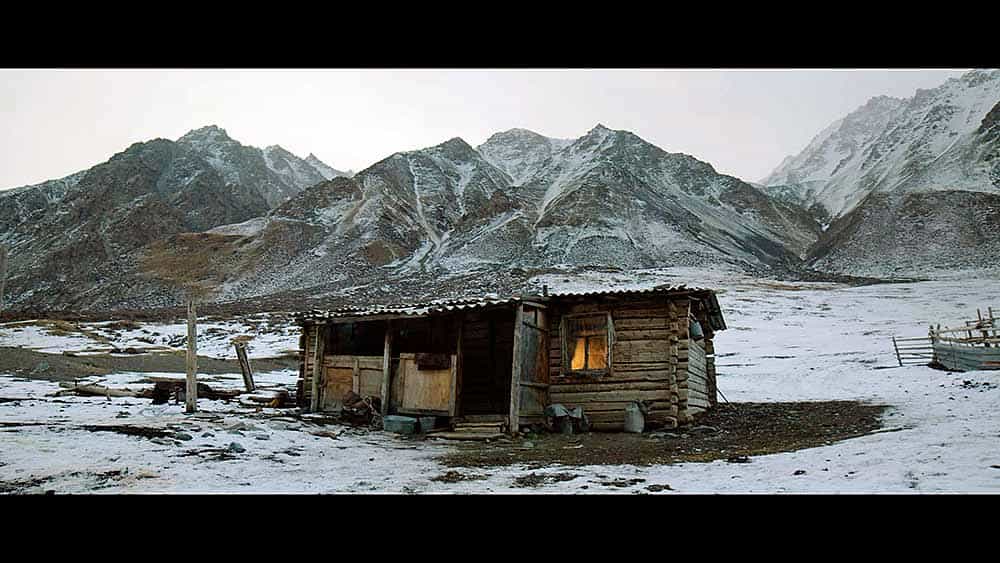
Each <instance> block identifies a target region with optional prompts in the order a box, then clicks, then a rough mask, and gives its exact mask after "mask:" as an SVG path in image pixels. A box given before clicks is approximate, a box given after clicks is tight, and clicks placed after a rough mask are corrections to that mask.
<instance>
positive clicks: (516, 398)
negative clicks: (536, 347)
mask: <svg viewBox="0 0 1000 563" xmlns="http://www.w3.org/2000/svg"><path fill="white" fill-rule="evenodd" d="M523 332H524V308H523V307H520V306H519V307H518V308H517V315H516V318H515V319H514V351H513V357H512V358H511V360H512V361H511V368H510V418H509V422H510V432H511V434H517V431H518V430H520V428H519V427H518V425H517V423H518V420H517V417H518V411H519V410H520V408H521V363H522V362H521V335H522V333H523Z"/></svg>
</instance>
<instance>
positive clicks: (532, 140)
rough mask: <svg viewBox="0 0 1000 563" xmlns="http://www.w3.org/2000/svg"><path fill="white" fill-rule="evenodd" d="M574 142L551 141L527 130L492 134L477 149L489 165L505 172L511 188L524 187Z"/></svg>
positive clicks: (552, 139)
mask: <svg viewBox="0 0 1000 563" xmlns="http://www.w3.org/2000/svg"><path fill="white" fill-rule="evenodd" d="M572 143H573V139H554V138H551V137H545V136H543V135H539V134H538V133H535V132H534V131H528V130H527V129H510V130H507V131H502V132H500V133H495V134H494V135H492V136H491V137H490V138H489V139H487V140H486V142H485V143H483V144H481V145H479V146H478V147H476V150H477V151H479V153H480V154H481V155H483V158H485V159H486V160H487V161H488V162H489V163H490V164H492V165H494V166H496V167H497V168H499V169H500V170H503V171H504V172H506V173H507V174H508V175H509V176H510V177H511V179H512V180H513V182H514V184H516V185H520V184H523V183H524V181H525V180H527V179H528V178H530V177H531V176H532V175H534V174H535V173H536V172H538V170H539V169H541V168H543V167H544V166H546V164H547V161H548V160H549V159H550V158H551V157H552V155H553V153H556V152H558V151H560V150H562V149H563V148H565V147H567V146H569V145H570V144H572Z"/></svg>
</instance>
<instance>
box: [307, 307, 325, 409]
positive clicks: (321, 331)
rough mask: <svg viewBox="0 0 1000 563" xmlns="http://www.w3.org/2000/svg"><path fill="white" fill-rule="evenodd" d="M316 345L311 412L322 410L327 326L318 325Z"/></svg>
mask: <svg viewBox="0 0 1000 563" xmlns="http://www.w3.org/2000/svg"><path fill="white" fill-rule="evenodd" d="M315 342H316V345H315V346H314V347H313V354H314V355H313V374H312V397H311V401H310V402H309V410H310V412H318V411H319V409H320V408H321V406H322V405H321V403H320V395H322V393H323V383H322V380H323V369H324V366H323V364H324V363H325V362H324V361H323V355H324V354H325V352H326V325H322V324H318V325H316V340H315Z"/></svg>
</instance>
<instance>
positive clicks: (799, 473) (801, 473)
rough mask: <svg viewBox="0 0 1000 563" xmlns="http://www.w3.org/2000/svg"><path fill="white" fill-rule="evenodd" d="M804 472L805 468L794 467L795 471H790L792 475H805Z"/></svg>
mask: <svg viewBox="0 0 1000 563" xmlns="http://www.w3.org/2000/svg"><path fill="white" fill-rule="evenodd" d="M805 474H806V470H805V469H796V470H795V473H792V475H805Z"/></svg>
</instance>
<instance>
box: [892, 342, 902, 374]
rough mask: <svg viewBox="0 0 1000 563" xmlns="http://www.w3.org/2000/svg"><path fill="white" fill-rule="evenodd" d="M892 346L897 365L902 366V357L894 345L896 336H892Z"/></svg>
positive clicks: (897, 347)
mask: <svg viewBox="0 0 1000 563" xmlns="http://www.w3.org/2000/svg"><path fill="white" fill-rule="evenodd" d="M892 347H893V349H895V350H896V361H897V362H899V367H903V358H901V357H899V346H897V345H896V337H895V336H893V337H892Z"/></svg>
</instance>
